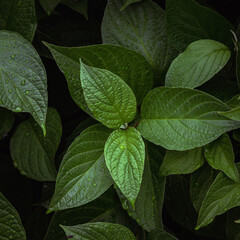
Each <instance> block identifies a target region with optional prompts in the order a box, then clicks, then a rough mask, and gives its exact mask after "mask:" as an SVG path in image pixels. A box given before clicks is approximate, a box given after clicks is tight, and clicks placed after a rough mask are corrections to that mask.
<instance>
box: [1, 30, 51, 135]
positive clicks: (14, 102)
mask: <svg viewBox="0 0 240 240" xmlns="http://www.w3.org/2000/svg"><path fill="white" fill-rule="evenodd" d="M0 51H1V55H0V106H2V107H6V108H8V109H10V110H12V111H14V112H29V113H31V115H32V116H33V117H34V119H35V120H36V121H37V122H38V124H39V125H40V126H41V127H42V128H43V130H44V131H45V120H46V114H47V101H48V94H47V76H46V71H45V68H44V65H43V64H42V61H41V59H40V57H39V55H38V53H37V52H36V50H35V49H34V48H33V46H32V45H31V44H30V43H29V42H28V41H27V40H25V39H24V38H23V37H21V36H20V35H18V34H15V33H11V32H8V31H0Z"/></svg>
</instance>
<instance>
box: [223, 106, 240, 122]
mask: <svg viewBox="0 0 240 240" xmlns="http://www.w3.org/2000/svg"><path fill="white" fill-rule="evenodd" d="M219 114H220V115H222V116H225V117H227V118H229V119H232V120H235V121H240V106H239V107H236V108H234V109H231V110H229V111H226V112H219Z"/></svg>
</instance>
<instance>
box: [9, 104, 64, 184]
mask: <svg viewBox="0 0 240 240" xmlns="http://www.w3.org/2000/svg"><path fill="white" fill-rule="evenodd" d="M46 129H47V134H46V136H45V137H44V136H43V133H42V131H41V128H40V127H39V126H38V125H37V123H36V122H35V121H34V120H33V119H29V120H27V121H24V122H22V123H20V124H19V125H18V127H17V130H16V132H15V133H14V135H13V136H12V138H11V141H10V152H11V156H12V159H13V162H14V165H15V167H17V168H18V170H19V171H20V172H21V173H22V174H23V175H25V176H27V177H29V178H32V179H35V180H38V181H54V180H55V179H56V168H55V165H54V158H55V154H56V151H57V149H58V146H59V143H60V140H61V136H62V124H61V119H60V116H59V115H58V113H57V111H56V110H55V109H53V108H49V109H48V113H47V121H46Z"/></svg>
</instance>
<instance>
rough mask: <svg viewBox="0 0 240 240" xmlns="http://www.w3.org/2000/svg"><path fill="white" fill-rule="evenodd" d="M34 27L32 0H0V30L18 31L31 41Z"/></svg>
mask: <svg viewBox="0 0 240 240" xmlns="http://www.w3.org/2000/svg"><path fill="white" fill-rule="evenodd" d="M36 28H37V18H36V13H35V4H34V0H24V1H19V0H1V1H0V30H9V31H13V32H18V33H20V34H21V35H22V36H23V37H24V38H26V39H27V40H28V41H30V42H32V40H33V37H34V35H35V30H36Z"/></svg>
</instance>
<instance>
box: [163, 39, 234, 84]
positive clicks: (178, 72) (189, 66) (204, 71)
mask: <svg viewBox="0 0 240 240" xmlns="http://www.w3.org/2000/svg"><path fill="white" fill-rule="evenodd" d="M230 56H231V52H230V50H229V48H228V47H227V46H225V45H224V44H222V43H219V42H216V41H214V40H209V39H202V40H198V41H196V42H193V43H191V44H190V45H189V46H188V47H187V48H186V50H185V51H184V52H183V53H181V54H180V55H179V56H178V57H177V58H175V60H174V61H173V62H172V64H171V66H170V68H169V69H168V72H167V75H166V86H169V87H188V88H196V87H198V86H200V85H202V84H203V83H205V82H206V81H208V80H209V79H211V78H212V77H213V76H214V75H215V74H216V73H217V72H218V71H220V70H221V69H222V68H223V67H224V65H225V64H226V63H227V62H228V60H229V58H230Z"/></svg>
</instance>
